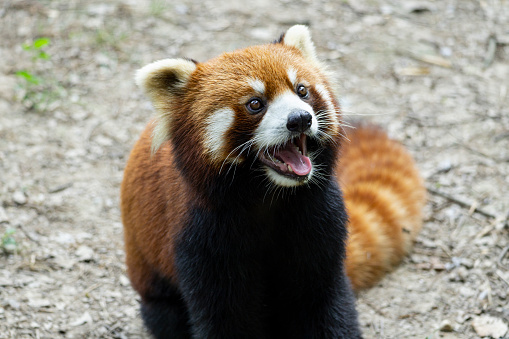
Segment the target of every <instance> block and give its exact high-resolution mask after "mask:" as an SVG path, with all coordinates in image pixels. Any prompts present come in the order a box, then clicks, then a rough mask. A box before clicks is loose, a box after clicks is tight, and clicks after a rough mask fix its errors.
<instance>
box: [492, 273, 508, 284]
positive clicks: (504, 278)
mask: <svg viewBox="0 0 509 339" xmlns="http://www.w3.org/2000/svg"><path fill="white" fill-rule="evenodd" d="M495 273H496V274H497V275H498V277H499V278H500V280H502V281H503V282H505V283H506V284H507V286H509V281H508V280H507V279H506V277H505V276H504V273H502V271H500V270H496V271H495Z"/></svg>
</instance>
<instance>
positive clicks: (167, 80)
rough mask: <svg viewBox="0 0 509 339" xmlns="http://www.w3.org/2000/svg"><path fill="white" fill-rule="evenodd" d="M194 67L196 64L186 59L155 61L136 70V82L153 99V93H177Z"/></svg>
mask: <svg viewBox="0 0 509 339" xmlns="http://www.w3.org/2000/svg"><path fill="white" fill-rule="evenodd" d="M195 69H196V64H195V63H194V62H193V61H191V60H188V59H163V60H159V61H155V62H153V63H151V64H148V65H146V66H145V67H143V68H141V69H139V70H138V71H137V72H136V78H135V79H136V84H137V85H138V86H139V87H140V88H142V89H143V90H144V91H145V93H146V94H147V95H148V96H149V97H150V99H152V100H153V101H154V100H155V99H157V98H156V97H154V95H155V96H157V95H158V94H162V95H165V94H166V95H168V94H169V95H175V94H177V93H178V91H179V90H180V89H181V88H182V87H184V86H185V84H186V82H187V80H188V79H189V76H190V75H191V74H192V73H193V72H194V70H195Z"/></svg>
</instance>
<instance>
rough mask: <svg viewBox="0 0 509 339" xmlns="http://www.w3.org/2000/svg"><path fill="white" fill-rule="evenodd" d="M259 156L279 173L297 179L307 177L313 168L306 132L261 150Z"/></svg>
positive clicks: (265, 163)
mask: <svg viewBox="0 0 509 339" xmlns="http://www.w3.org/2000/svg"><path fill="white" fill-rule="evenodd" d="M258 158H259V159H260V161H261V162H262V163H263V164H264V165H266V166H268V167H270V168H271V169H273V170H274V171H276V172H277V173H279V174H281V175H284V176H286V177H290V178H294V179H297V180H303V179H306V178H307V177H308V175H309V173H310V172H311V169H312V168H313V165H312V164H311V160H309V158H308V157H307V149H306V135H305V134H301V135H300V136H299V137H298V138H294V139H291V140H288V141H287V142H286V143H284V144H282V145H276V146H272V147H270V148H269V149H268V150H267V151H266V152H261V153H260V155H259V156H258Z"/></svg>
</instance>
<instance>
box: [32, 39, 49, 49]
mask: <svg viewBox="0 0 509 339" xmlns="http://www.w3.org/2000/svg"><path fill="white" fill-rule="evenodd" d="M49 43H50V39H49V38H39V39H36V40H35V41H34V43H33V46H34V48H35V49H41V48H43V47H44V46H46V45H49Z"/></svg>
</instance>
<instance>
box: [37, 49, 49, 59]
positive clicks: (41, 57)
mask: <svg viewBox="0 0 509 339" xmlns="http://www.w3.org/2000/svg"><path fill="white" fill-rule="evenodd" d="M37 58H39V59H44V60H48V59H49V54H48V53H46V52H43V51H40V52H39V55H38V56H37Z"/></svg>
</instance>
